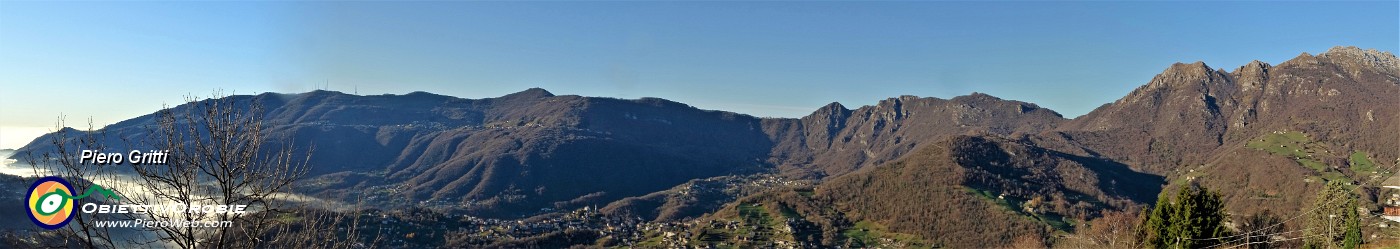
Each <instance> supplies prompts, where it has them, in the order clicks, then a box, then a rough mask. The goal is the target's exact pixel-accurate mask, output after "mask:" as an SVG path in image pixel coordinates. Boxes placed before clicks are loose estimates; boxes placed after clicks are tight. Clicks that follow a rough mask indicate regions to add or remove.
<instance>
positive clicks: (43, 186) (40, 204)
mask: <svg viewBox="0 0 1400 249" xmlns="http://www.w3.org/2000/svg"><path fill="white" fill-rule="evenodd" d="M69 196H73V185H72V184H69V183H68V181H64V180H63V178H58V177H57V176H45V177H43V178H39V180H38V181H34V185H30V186H29V196H28V197H25V199H24V202H25V203H26V204H27V205H25V206H27V207H29V220H31V221H34V225H39V227H42V228H44V229H49V230H54V229H58V228H61V227H63V225H68V222H69V221H73V199H70V198H68V197H69Z"/></svg>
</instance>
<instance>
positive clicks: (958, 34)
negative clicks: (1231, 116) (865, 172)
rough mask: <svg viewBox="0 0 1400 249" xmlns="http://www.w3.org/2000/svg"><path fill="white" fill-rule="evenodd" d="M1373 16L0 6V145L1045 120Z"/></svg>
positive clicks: (599, 6) (1380, 16)
mask: <svg viewBox="0 0 1400 249" xmlns="http://www.w3.org/2000/svg"><path fill="white" fill-rule="evenodd" d="M1397 20H1400V4H1397V3H1396V2H1395V1H1377V2H1257V1H1250V2H1224V3H1222V2H1131V3H1111V2H996V3H972V2H904V1H900V2H884V1H881V2H787V1H778V2H197V3H191V2H12V1H0V148H13V147H18V146H20V145H22V144H24V143H27V142H28V141H29V140H30V139H32V138H33V137H34V136H35V135H37V134H36V133H38V132H43V131H46V130H47V129H49V128H50V127H52V125H53V122H54V119H55V118H56V117H57V116H58V115H59V114H65V115H67V116H68V120H69V122H70V125H77V124H83V125H85V123H86V121H85V120H86V119H87V118H88V117H92V118H93V120H94V122H95V123H96V124H97V125H98V126H99V127H100V126H102V125H106V124H110V123H113V122H117V121H121V120H124V119H128V118H132V117H136V116H139V115H142V114H147V113H151V112H153V111H155V110H157V109H158V108H160V107H161V105H162V104H163V103H169V104H178V103H180V102H181V100H182V98H183V97H182V96H183V95H186V94H198V95H207V94H208V93H209V92H210V91H211V90H212V89H215V88H221V89H224V90H227V91H234V92H236V93H239V94H254V93H261V92H304V91H309V90H314V89H316V85H318V84H322V83H325V82H329V87H330V89H331V90H336V91H341V92H347V93H353V92H355V91H356V89H358V93H359V94H382V93H395V94H402V93H408V92H412V91H429V92H435V93H440V94H446V95H453V96H459V97H467V98H485V97H494V96H500V95H504V94H507V93H511V92H516V91H520V90H524V89H526V88H528V87H543V88H545V89H548V90H550V91H552V92H554V93H555V94H577V95H585V96H608V97H621V98H638V97H648V96H650V97H661V98H667V99H671V100H676V101H680V102H684V103H688V104H691V105H694V106H697V107H700V108H705V109H721V110H728V111H735V112H739V113H746V114H752V115H756V116H775V117H798V116H801V115H805V114H807V113H810V112H811V111H812V110H815V109H816V108H817V107H819V106H822V105H824V104H826V103H830V102H832V101H839V102H841V103H843V104H845V105H847V106H848V107H852V108H854V107H857V106H861V105H867V104H873V103H875V102H876V101H878V100H880V99H884V98H887V97H894V96H899V95H918V96H932V97H940V98H950V97H954V96H958V95H965V94H968V93H971V92H984V93H989V94H991V95H994V96H998V97H1001V98H1006V99H1015V100H1022V101H1028V102H1034V103H1037V104H1040V105H1041V106H1044V107H1048V108H1051V109H1054V110H1056V111H1059V112H1060V113H1062V114H1064V115H1065V116H1066V117H1074V116H1078V115H1081V114H1084V113H1086V112H1088V111H1090V110H1091V109H1093V108H1094V107H1097V106H1099V105H1102V104H1104V103H1108V102H1111V101H1113V100H1115V99H1117V98H1118V97H1121V96H1123V95H1124V94H1126V93H1127V92H1129V91H1130V90H1132V89H1133V88H1135V87H1137V86H1139V85H1142V84H1145V83H1146V82H1147V81H1148V80H1149V79H1150V78H1151V77H1152V75H1154V74H1156V73H1158V72H1160V71H1161V70H1162V69H1165V68H1166V67H1167V66H1168V65H1170V64H1171V63H1173V62H1192V61H1205V62H1206V64H1208V65H1211V66H1212V67H1216V68H1226V69H1230V70H1233V69H1234V68H1237V67H1239V66H1240V65H1243V64H1245V63H1246V62H1249V61H1250V60H1254V59H1259V60H1262V61H1265V62H1268V63H1271V64H1277V63H1279V62H1282V61H1284V60H1287V59H1289V58H1293V57H1295V56H1297V55H1298V54H1299V53H1302V52H1308V53H1313V54H1316V53H1320V52H1323V51H1326V50H1327V49H1328V48H1329V47H1332V46H1336V45H1354V46H1359V47H1363V48H1376V49H1381V50H1385V51H1391V52H1395V51H1396V50H1397V46H1400V45H1397V44H1400V38H1398V37H1400V31H1398V30H1400V24H1397V23H1400V21H1397Z"/></svg>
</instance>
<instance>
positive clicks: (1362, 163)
mask: <svg viewBox="0 0 1400 249" xmlns="http://www.w3.org/2000/svg"><path fill="white" fill-rule="evenodd" d="M1366 154H1367V153H1366V152H1365V151H1356V152H1352V153H1351V157H1350V158H1349V159H1350V161H1351V171H1356V172H1357V173H1360V172H1375V171H1376V163H1375V162H1371V158H1370V157H1368V156H1366Z"/></svg>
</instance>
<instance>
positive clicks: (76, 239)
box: [21, 115, 130, 248]
mask: <svg viewBox="0 0 1400 249" xmlns="http://www.w3.org/2000/svg"><path fill="white" fill-rule="evenodd" d="M65 119H66V118H65V117H64V116H61V115H60V116H59V117H58V119H57V121H55V122H54V132H52V133H51V134H50V135H49V141H48V142H49V143H50V144H51V145H53V150H51V151H44V152H42V153H39V154H37V155H36V154H35V153H34V152H33V151H29V152H28V153H27V154H25V155H22V156H21V160H23V161H24V162H25V163H27V164H29V165H31V166H33V168H34V175H53V176H59V177H61V178H63V179H67V180H69V183H70V184H72V185H73V187H74V188H75V189H74V191H76V190H79V189H90V188H92V187H93V185H94V184H93V183H94V182H110V181H112V180H114V176H115V174H114V172H113V170H112V169H109V168H107V167H103V166H101V165H96V164H92V163H81V162H80V161H79V159H78V158H79V156H80V151H81V150H84V149H91V150H104V149H106V147H105V143H104V141H105V140H106V133H105V132H102V131H97V130H94V129H93V124H92V119H90V118H89V119H88V126H87V129H86V130H84V131H78V130H75V129H71V128H67V126H66V120H65ZM87 199H88V200H89V201H93V200H98V198H97V197H90V198H87ZM72 215H73V218H72V219H73V220H72V221H71V222H69V223H68V225H67V226H65V227H64V228H62V229H60V230H57V231H56V232H57V235H58V236H57V237H59V238H60V239H59V240H60V241H61V242H63V243H65V244H67V243H77V244H78V245H76V246H79V247H86V248H99V247H103V248H105V247H114V246H115V245H116V244H117V243H115V242H116V241H115V240H114V238H113V236H112V231H111V229H110V228H107V227H98V226H96V225H95V222H96V221H97V220H98V219H97V217H95V215H93V214H87V213H84V212H73V214H72ZM106 216H107V217H105V218H113V217H120V218H129V217H130V216H129V215H125V214H107V215H106ZM71 246H73V245H69V247H71Z"/></svg>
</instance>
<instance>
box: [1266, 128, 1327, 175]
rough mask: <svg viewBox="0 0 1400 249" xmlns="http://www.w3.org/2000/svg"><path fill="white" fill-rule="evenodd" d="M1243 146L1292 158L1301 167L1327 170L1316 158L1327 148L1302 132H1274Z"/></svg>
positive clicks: (1321, 170)
mask: <svg viewBox="0 0 1400 249" xmlns="http://www.w3.org/2000/svg"><path fill="white" fill-rule="evenodd" d="M1245 146H1247V147H1249V148H1253V149H1259V150H1263V151H1268V152H1269V153H1270V154H1274V155H1280V156H1287V157H1290V158H1293V160H1295V161H1298V164H1301V165H1303V167H1308V168H1310V169H1313V170H1316V171H1317V172H1319V173H1325V172H1327V171H1328V170H1327V169H1328V167H1327V164H1324V163H1322V161H1320V160H1318V158H1319V157H1322V156H1325V155H1327V150H1326V149H1323V148H1322V146H1321V145H1319V144H1316V143H1313V142H1312V141H1311V139H1308V135H1307V134H1303V133H1302V132H1296V131H1288V132H1274V133H1270V134H1268V135H1264V137H1262V138H1260V139H1256V140H1253V141H1249V143H1248V144H1246V145H1245ZM1333 177H1335V176H1333ZM1327 178H1330V177H1327Z"/></svg>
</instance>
